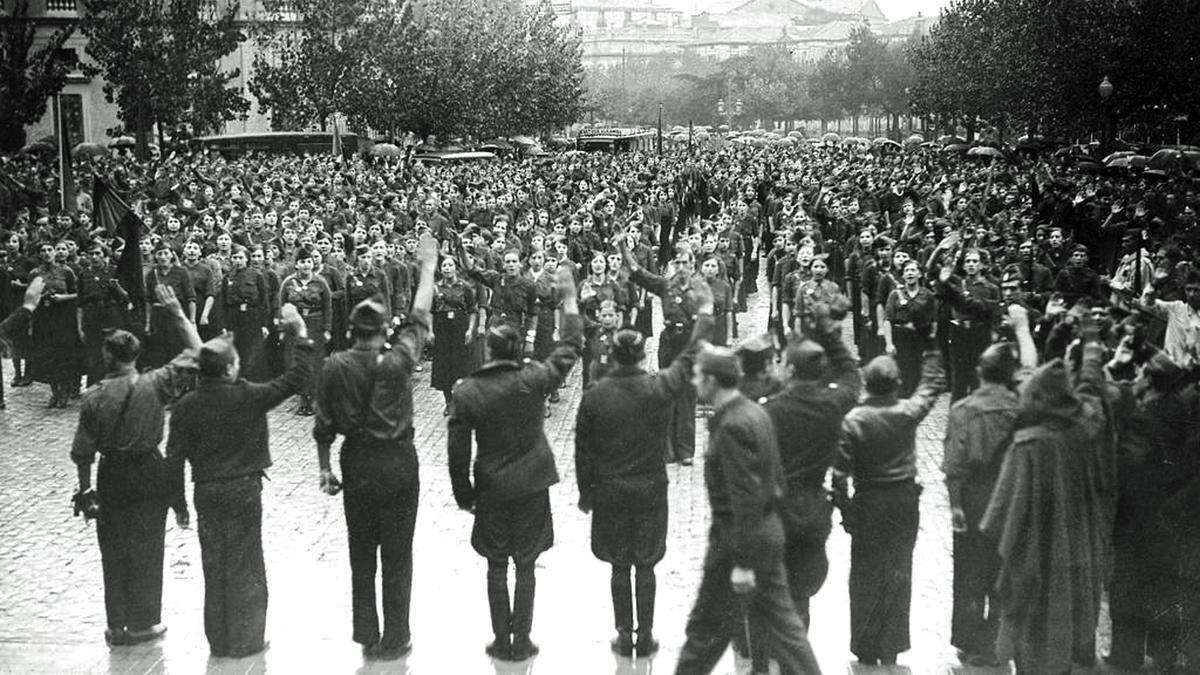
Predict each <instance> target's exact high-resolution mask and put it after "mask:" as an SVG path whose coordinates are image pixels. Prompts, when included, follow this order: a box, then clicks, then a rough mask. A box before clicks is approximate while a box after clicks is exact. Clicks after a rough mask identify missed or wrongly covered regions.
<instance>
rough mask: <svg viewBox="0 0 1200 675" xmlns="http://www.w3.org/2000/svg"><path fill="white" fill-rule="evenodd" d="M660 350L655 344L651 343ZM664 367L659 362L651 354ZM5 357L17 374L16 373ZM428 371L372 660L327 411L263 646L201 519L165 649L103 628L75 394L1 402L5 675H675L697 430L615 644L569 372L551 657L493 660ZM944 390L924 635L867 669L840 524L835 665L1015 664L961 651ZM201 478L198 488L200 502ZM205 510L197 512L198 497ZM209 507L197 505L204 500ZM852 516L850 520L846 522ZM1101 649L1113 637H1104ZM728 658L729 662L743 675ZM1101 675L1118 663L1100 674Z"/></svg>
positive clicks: (919, 554)
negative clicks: (55, 402)
mask: <svg viewBox="0 0 1200 675" xmlns="http://www.w3.org/2000/svg"><path fill="white" fill-rule="evenodd" d="M763 296H765V293H759V294H758V295H757V296H756V297H754V298H752V299H751V311H750V312H748V313H747V314H744V315H742V317H741V322H742V326H743V329H742V334H743V335H748V334H750V333H752V332H753V331H754V330H761V329H762V327H763V324H764V322H765V319H766V311H765V303H766V301H765V299H764V297H763ZM650 344H651V345H653V340H652V341H651V343H650ZM650 361H651V362H653V361H654V359H653V358H651V359H650ZM11 367H12V366H11V363H10V362H7V361H6V362H5V363H4V369H5V380H6V384H7V380H8V379H11V375H12V369H11ZM428 375H429V373H428V369H426V371H425V372H424V373H420V374H419V375H418V377H417V381H416V385H415V387H414V403H415V407H416V420H415V426H416V446H417V448H418V452H419V455H420V461H421V502H420V512H419V515H418V519H417V529H416V537H415V541H414V556H415V565H414V588H413V598H412V633H413V645H414V650H413V652H412V654H411V655H410V656H409V657H407V658H406V659H404V660H401V661H395V662H390V663H377V662H370V663H367V662H364V660H363V658H362V655H361V652H360V650H359V648H358V646H357V645H356V644H354V643H353V642H351V640H350V632H351V631H350V569H349V560H348V554H347V548H346V529H345V521H344V518H343V513H342V501H341V499H340V497H326V496H325V495H323V494H322V493H321V492H320V491H318V489H317V460H316V451H315V446H314V444H313V441H312V439H311V429H312V419H311V418H306V417H298V416H296V415H294V414H292V409H293V408H294V405H295V404H294V402H289V403H287V404H285V405H284V406H282V407H281V408H280V409H279V410H277V411H276V412H275V413H274V414H272V416H271V420H270V422H271V427H270V429H271V452H272V456H273V458H274V462H275V466H274V467H273V468H272V469H271V470H270V471H269V477H270V480H269V481H268V482H265V483H264V490H263V505H264V514H265V515H264V522H263V541H264V549H265V555H266V566H267V578H268V581H269V588H270V607H269V613H268V623H267V638H268V639H269V640H270V648H269V649H268V650H267V651H266V652H265V653H263V654H261V655H258V656H255V657H251V658H246V659H240V660H230V659H212V658H210V657H209V654H208V645H207V643H206V641H205V639H204V632H203V615H202V607H203V601H204V596H203V593H204V583H203V576H202V573H201V569H200V550H199V544H198V542H197V537H196V533H195V530H194V529H191V530H180V529H178V528H176V527H175V525H174V523H173V522H171V523H170V524H168V530H167V551H166V572H165V574H164V593H163V596H164V598H163V604H164V606H163V620H164V622H165V623H166V624H167V626H168V632H167V634H166V636H165V637H164V638H163V639H162V640H160V641H158V642H157V643H154V644H151V645H141V646H137V647H121V648H115V649H111V650H110V649H109V648H108V647H106V646H105V643H104V639H103V631H104V627H105V621H104V604H103V592H102V588H101V574H100V554H99V550H98V547H97V545H96V538H95V531H94V526H93V525H90V524H86V523H85V522H84V521H83V520H81V519H76V518H72V515H71V507H70V498H71V494H72V492H73V491H74V488H75V468H74V465H73V464H72V463H71V461H70V459H69V457H68V452H69V450H70V444H71V438H72V435H73V433H74V429H75V422H76V418H77V415H78V406H77V404H73V405H72V406H71V407H70V408H68V409H67V410H47V409H45V408H44V407H43V406H44V404H45V402H46V399H47V398H48V397H49V392H48V390H47V388H46V387H45V386H44V385H35V386H33V387H28V388H23V389H15V390H14V389H8V390H7V391H6V394H7V402H8V409H7V410H6V411H2V412H0V438H3V439H4V443H3V459H2V461H0V485H2V486H3V487H2V488H0V541H3V542H4V547H3V549H2V550H0V673H114V674H116V673H120V674H126V673H129V674H141V673H168V672H169V673H172V674H173V675H174V674H187V673H205V672H207V673H222V674H224V673H230V674H232V673H265V672H270V673H301V672H303V673H351V672H354V673H413V674H417V675H428V674H454V675H458V674H474V673H481V674H486V673H537V674H550V675H563V674H574V673H581V674H591V673H597V674H599V673H618V674H620V673H654V672H658V673H669V672H672V671H673V670H674V668H675V662H676V659H677V657H678V652H679V649H680V647H681V646H682V644H683V639H684V623H685V621H686V618H687V612H688V610H689V609H690V607H691V605H692V602H693V601H694V597H695V591H696V588H697V586H698V584H699V579H700V569H701V565H702V560H703V555H704V546H705V536H706V532H707V528H708V521H709V512H708V503H707V498H706V496H705V491H704V484H703V467H702V460H701V458H700V455H701V454H702V452H701V451H700V450H701V449H702V448H703V443H704V440H705V439H704V435H705V431H704V424H697V427H698V430H697V433H698V434H699V436H700V438H698V442H697V449H698V453H697V463H696V465H695V466H692V467H681V466H678V465H672V466H671V467H670V468H669V473H670V478H671V487H670V506H671V512H670V531H669V543H668V553H667V556H666V558H665V559H664V560H663V561H662V563H661V564H660V565H659V566H658V568H657V570H658V606H657V621H656V633H657V636H658V637H659V639H660V641H661V642H662V651H661V652H660V653H659V654H658V655H656V656H655V657H654V658H653V659H642V660H638V661H631V660H629V659H621V658H617V657H614V656H613V655H612V654H611V652H610V651H609V649H608V641H609V639H610V638H611V637H612V633H613V629H612V605H611V601H610V597H609V591H608V588H609V583H608V582H609V569H608V567H607V566H606V565H604V564H603V563H600V562H599V561H597V560H596V559H595V558H593V557H592V555H591V551H590V546H589V520H588V517H587V516H585V515H584V514H582V513H580V512H579V511H578V509H576V508H575V503H576V499H577V492H576V489H575V483H574V470H573V465H572V463H573V462H572V457H573V452H574V445H573V435H574V410H575V408H576V407H577V405H578V403H579V375H578V371H576V372H574V373H572V377H571V380H570V383H569V385H568V387H567V388H566V389H565V390H564V392H563V397H562V401H561V402H560V403H558V404H557V405H555V406H553V411H554V412H553V416H552V417H551V418H550V419H548V420H547V423H546V432H547V435H548V436H549V438H550V443H551V446H552V447H553V448H554V450H555V453H556V456H557V458H558V469H559V473H560V475H561V477H562V481H561V482H560V483H559V484H558V485H556V486H554V487H553V488H551V501H552V508H553V513H554V529H555V535H556V541H555V545H554V547H553V548H552V549H551V550H550V551H549V552H548V553H546V554H545V555H543V556H542V557H541V559H540V560H539V563H538V572H537V575H538V576H537V582H538V586H537V604H536V611H535V615H534V630H533V639H534V641H535V642H537V643H538V644H539V645H540V646H541V654H540V655H539V656H537V657H536V658H535V659H533V660H531V661H529V662H526V663H523V664H504V663H499V662H493V661H491V660H490V659H489V658H488V657H486V656H485V655H484V653H483V647H484V644H485V643H486V642H487V641H488V640H490V638H491V635H490V633H491V630H490V626H489V622H488V612H487V602H486V596H485V590H484V589H485V579H484V573H485V570H486V564H485V562H484V560H483V559H482V558H479V557H478V556H477V555H476V554H475V553H474V552H473V551H472V549H471V547H470V544H469V541H468V540H469V536H470V529H471V516H470V515H469V514H466V513H464V512H462V511H459V510H458V509H457V508H456V506H455V503H454V499H453V497H452V494H451V491H450V481H449V477H448V473H447V469H446V451H445V447H446V424H445V419H444V418H443V417H442V415H441V411H442V400H441V395H440V394H439V393H438V392H436V391H433V390H432V389H430V388H429V377H428ZM945 419H946V399H945V397H943V399H942V400H941V401H940V402H939V405H938V406H937V407H936V408H935V410H934V412H933V413H932V414H931V415H930V416H929V418H928V419H927V420H926V421H925V423H924V424H922V425H921V427H920V431H919V439H918V442H919V457H920V480H921V482H922V483H923V484H924V487H925V490H924V492H923V493H922V495H921V529H920V534H919V536H918V538H917V547H916V553H915V562H914V579H913V602H912V623H911V627H912V645H913V646H912V649H911V650H910V651H909V652H907V653H905V654H902V655H900V658H899V663H900V665H898V666H893V667H890V668H888V667H876V668H866V667H861V666H858V665H853V664H854V662H853V657H852V656H851V655H850V653H849V649H848V643H849V608H848V601H847V597H848V596H847V589H846V578H847V574H848V571H849V549H850V546H849V543H850V542H849V537H848V536H847V535H846V534H845V532H843V531H842V529H841V528H840V526H838V525H836V524H835V528H834V533H833V536H832V537H831V539H830V541H829V547H828V548H829V556H830V561H831V566H830V574H829V578H828V580H827V582H826V583H825V586H824V587H823V589H822V590H821V592H820V593H819V594H818V595H817V596H816V597H815V598H814V600H813V605H812V615H813V625H812V628H811V631H810V635H809V637H810V639H811V641H812V643H813V645H814V648H815V650H816V652H817V655H818V657H819V659H820V662H821V666H822V668H823V670H824V671H825V672H826V673H845V672H854V673H917V674H926V673H931V674H932V673H1003V672H1007V670H1005V669H978V668H963V667H960V666H958V665H957V660H956V658H955V655H954V651H953V649H952V648H951V647H950V645H949V633H950V594H951V560H950V555H951V529H950V518H949V512H948V508H947V500H946V492H945V487H944V485H943V483H942V474H941V472H940V470H939V465H940V462H941V454H942V453H941V438H942V430H943V428H944V424H945ZM191 496H192V495H191V490H190V488H189V490H188V500H189V503H190V502H191ZM193 511H194V510H193ZM193 518H194V513H193ZM836 519H837V516H836V515H835V521H836ZM1103 632H1104V631H1103V628H1102V631H1101V633H1102V636H1101V637H1102V639H1101V645H1100V646H1101V648H1105V647H1106V645H1105V644H1104V643H1105V641H1104V640H1103ZM735 670H737V666H736V665H735V663H734V660H733V658H732V656H731V655H730V654H727V655H726V658H725V660H724V661H723V662H722V663H721V665H720V666H719V667H718V669H717V670H716V672H718V673H733V672H735ZM1096 672H1104V671H1102V670H1097V671H1096Z"/></svg>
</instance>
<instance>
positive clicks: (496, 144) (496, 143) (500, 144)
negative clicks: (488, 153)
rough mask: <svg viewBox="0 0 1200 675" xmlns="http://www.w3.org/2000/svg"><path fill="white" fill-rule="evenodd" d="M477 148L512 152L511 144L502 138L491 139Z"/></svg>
mask: <svg viewBox="0 0 1200 675" xmlns="http://www.w3.org/2000/svg"><path fill="white" fill-rule="evenodd" d="M479 147H480V148H488V149H491V148H496V149H499V150H512V149H513V146H512V143H509V142H508V141H506V140H504V139H503V138H493V139H492V140H490V141H485V142H484V144H483V145H481V146H479Z"/></svg>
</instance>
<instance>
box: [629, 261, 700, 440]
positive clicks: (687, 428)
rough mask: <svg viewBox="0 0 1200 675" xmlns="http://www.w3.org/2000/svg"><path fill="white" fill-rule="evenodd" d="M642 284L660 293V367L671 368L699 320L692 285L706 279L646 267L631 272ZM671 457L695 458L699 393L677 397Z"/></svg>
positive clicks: (688, 393) (673, 412)
mask: <svg viewBox="0 0 1200 675" xmlns="http://www.w3.org/2000/svg"><path fill="white" fill-rule="evenodd" d="M630 279H632V280H633V282H634V283H636V284H637V285H638V286H641V287H642V288H645V289H646V290H647V291H649V292H651V293H653V294H655V295H657V296H658V297H659V300H660V301H661V303H662V313H663V331H662V333H661V334H660V335H659V338H658V367H659V368H663V369H666V368H669V367H670V365H671V362H672V361H674V360H675V357H676V356H679V353H680V352H681V351H683V349H684V347H685V346H686V345H687V342H688V339H689V336H690V335H691V333H692V328H693V326H694V325H695V322H696V307H695V303H694V301H693V300H692V293H691V291H692V288H693V286H694V285H695V284H702V283H704V281H703V280H702V279H699V278H696V277H685V276H683V275H681V274H678V273H677V274H676V275H675V276H673V277H671V278H670V279H666V278H663V277H660V276H658V275H657V274H653V273H651V272H647V271H646V270H645V269H644V268H642V267H640V266H639V267H637V268H634V269H633V270H632V271H631V272H630ZM667 438H668V440H669V445H668V448H669V449H670V454H669V458H671V459H673V460H674V461H677V462H687V463H690V462H691V461H692V457H693V456H694V455H695V454H696V392H695V390H687V391H684V392H682V393H681V395H680V396H678V397H677V398H676V399H675V405H674V406H673V408H672V412H671V425H670V432H669V433H668V435H667Z"/></svg>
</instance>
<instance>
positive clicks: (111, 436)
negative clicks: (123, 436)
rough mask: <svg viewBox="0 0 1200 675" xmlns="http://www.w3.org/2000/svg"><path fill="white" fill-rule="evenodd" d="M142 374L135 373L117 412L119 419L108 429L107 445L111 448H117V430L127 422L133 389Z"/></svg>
mask: <svg viewBox="0 0 1200 675" xmlns="http://www.w3.org/2000/svg"><path fill="white" fill-rule="evenodd" d="M140 377H141V375H138V374H134V376H133V380H132V381H131V382H130V383H129V390H128V391H126V392H125V400H124V401H122V402H121V411H120V412H119V413H117V419H116V421H114V422H113V425H112V427H111V428H110V429H109V430H108V439H107V440H108V443H107V446H108V448H109V449H110V450H113V451H115V450H116V449H117V432H119V431H120V430H121V426H122V425H123V424H124V422H125V413H126V412H128V411H129V402H130V401H131V400H133V390H134V389H135V388H136V387H137V383H138V378H140Z"/></svg>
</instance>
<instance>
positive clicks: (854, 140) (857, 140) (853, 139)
mask: <svg viewBox="0 0 1200 675" xmlns="http://www.w3.org/2000/svg"><path fill="white" fill-rule="evenodd" d="M855 144H857V145H870V144H871V141H868V140H867V139H865V138H862V137H860V136H847V137H845V138H843V139H842V145H855Z"/></svg>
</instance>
